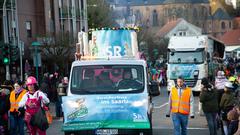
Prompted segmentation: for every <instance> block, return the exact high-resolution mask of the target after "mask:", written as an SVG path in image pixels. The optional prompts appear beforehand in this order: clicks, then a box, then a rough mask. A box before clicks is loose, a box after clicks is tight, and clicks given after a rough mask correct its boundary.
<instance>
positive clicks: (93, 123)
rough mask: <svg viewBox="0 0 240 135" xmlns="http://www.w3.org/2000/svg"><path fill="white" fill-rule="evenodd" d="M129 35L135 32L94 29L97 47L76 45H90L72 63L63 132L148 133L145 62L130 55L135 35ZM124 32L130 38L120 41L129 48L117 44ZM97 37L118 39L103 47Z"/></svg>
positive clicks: (149, 115) (149, 116)
mask: <svg viewBox="0 0 240 135" xmlns="http://www.w3.org/2000/svg"><path fill="white" fill-rule="evenodd" d="M128 34H129V35H131V34H134V35H135V31H133V30H121V31H117V30H111V31H108V30H103V31H96V33H95V35H94V36H95V37H94V38H96V39H94V40H95V41H94V42H95V43H94V44H95V46H94V47H98V49H96V48H95V49H94V47H90V46H91V45H86V44H85V45H81V44H77V45H79V46H78V47H77V48H82V49H83V50H84V48H85V49H86V48H92V49H90V50H89V49H88V50H87V51H85V52H88V53H89V55H85V56H82V57H81V59H79V60H78V59H77V60H75V61H74V62H73V63H72V67H71V72H70V79H69V86H68V89H67V96H65V97H63V98H62V100H63V104H62V108H63V113H64V123H63V126H62V130H63V131H64V133H65V134H98V135H101V134H102V135H103V134H104V135H105V134H152V109H153V106H152V101H151V92H150V89H149V82H148V74H147V64H146V61H145V60H142V59H139V58H137V57H134V55H133V54H134V53H135V54H137V53H136V52H135V51H137V48H135V47H134V45H133V44H135V43H136V42H135V41H133V40H135V39H136V38H135V37H133V35H132V36H126V35H128ZM112 35H118V37H115V38H110V37H112ZM124 35H125V36H126V37H127V38H129V39H130V40H129V41H130V42H129V41H127V40H128V39H126V40H125V41H123V43H125V46H126V43H127V44H128V43H129V44H130V46H129V48H132V49H130V51H129V50H126V49H129V48H124V47H122V46H121V43H120V41H121V42H122V40H123V39H125V38H124ZM121 37H123V38H122V39H121V40H119V38H121ZM99 38H105V39H111V41H109V42H108V43H110V42H112V40H114V39H116V40H117V41H118V42H117V44H118V43H119V44H118V46H109V47H104V48H102V44H101V43H99V41H100V40H99ZM80 39H81V38H80ZM116 40H115V41H116ZM104 41H106V40H104ZM80 43H81V41H80ZM92 43H93V42H92ZM114 43H116V42H114ZM110 44H111V43H110ZM123 45H124V44H123ZM114 48H115V49H114ZM133 48H134V49H133ZM104 49H105V50H104ZM92 50H94V51H95V52H94V53H93V52H92ZM96 50H98V51H96ZM99 50H102V51H99ZM127 51H129V52H127ZM80 52H81V50H80ZM125 54H128V55H125ZM130 54H132V55H130ZM77 56H79V55H77ZM105 56H106V57H105Z"/></svg>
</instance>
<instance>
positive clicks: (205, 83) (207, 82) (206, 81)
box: [201, 77, 209, 86]
mask: <svg viewBox="0 0 240 135" xmlns="http://www.w3.org/2000/svg"><path fill="white" fill-rule="evenodd" d="M201 84H202V85H204V86H206V85H208V84H209V80H208V78H206V77H204V78H203V79H202V82H201Z"/></svg>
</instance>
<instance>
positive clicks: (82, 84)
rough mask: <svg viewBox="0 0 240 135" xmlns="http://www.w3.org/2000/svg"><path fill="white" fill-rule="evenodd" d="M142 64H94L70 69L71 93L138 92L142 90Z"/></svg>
mask: <svg viewBox="0 0 240 135" xmlns="http://www.w3.org/2000/svg"><path fill="white" fill-rule="evenodd" d="M143 69H144V68H143V66H134V65H117V66H116V65H94V66H92V65H91V66H77V67H74V68H73V70H72V78H71V84H70V88H71V92H72V93H73V94H106V93H113V94H114V93H129V92H132V93H138V92H142V91H143V90H144V72H143V71H144V70H143Z"/></svg>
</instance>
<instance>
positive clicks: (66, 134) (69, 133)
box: [64, 132, 74, 135]
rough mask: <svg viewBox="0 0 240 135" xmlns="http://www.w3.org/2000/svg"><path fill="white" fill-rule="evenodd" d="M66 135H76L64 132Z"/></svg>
mask: <svg viewBox="0 0 240 135" xmlns="http://www.w3.org/2000/svg"><path fill="white" fill-rule="evenodd" d="M64 135H74V134H73V133H71V132H64Z"/></svg>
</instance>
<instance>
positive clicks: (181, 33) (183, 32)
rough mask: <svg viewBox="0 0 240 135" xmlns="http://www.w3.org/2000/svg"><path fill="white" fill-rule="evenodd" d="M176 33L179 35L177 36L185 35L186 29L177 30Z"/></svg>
mask: <svg viewBox="0 0 240 135" xmlns="http://www.w3.org/2000/svg"><path fill="white" fill-rule="evenodd" d="M178 35H179V36H186V31H179V32H178Z"/></svg>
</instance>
